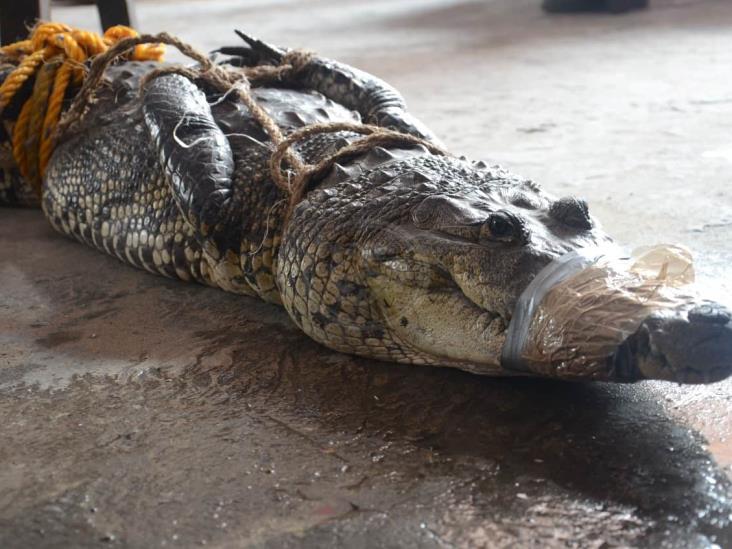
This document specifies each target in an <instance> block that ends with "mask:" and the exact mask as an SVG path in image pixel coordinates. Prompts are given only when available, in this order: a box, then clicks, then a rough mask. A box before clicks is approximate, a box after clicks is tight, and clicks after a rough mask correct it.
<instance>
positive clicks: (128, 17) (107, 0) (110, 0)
mask: <svg viewBox="0 0 732 549" xmlns="http://www.w3.org/2000/svg"><path fill="white" fill-rule="evenodd" d="M97 8H98V9H99V18H100V19H101V20H102V29H104V30H107V29H108V28H109V27H114V26H115V25H127V26H128V27H133V28H134V27H136V26H137V21H135V14H134V8H133V7H132V0H97Z"/></svg>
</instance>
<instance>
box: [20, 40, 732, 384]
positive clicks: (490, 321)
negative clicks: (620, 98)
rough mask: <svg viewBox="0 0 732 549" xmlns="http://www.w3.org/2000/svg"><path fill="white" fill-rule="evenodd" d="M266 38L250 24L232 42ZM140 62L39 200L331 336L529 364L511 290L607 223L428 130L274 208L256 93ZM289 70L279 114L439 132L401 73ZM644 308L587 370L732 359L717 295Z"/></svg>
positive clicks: (151, 267) (321, 149)
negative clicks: (445, 152) (678, 306)
mask: <svg viewBox="0 0 732 549" xmlns="http://www.w3.org/2000/svg"><path fill="white" fill-rule="evenodd" d="M247 52H248V53H247ZM252 52H254V54H252ZM277 52H278V50H276V49H274V48H269V47H268V46H265V45H262V44H261V43H257V44H254V46H253V49H252V50H245V52H244V54H243V56H242V57H241V58H240V62H241V63H243V64H247V63H256V62H260V61H261V60H262V59H263V58H267V57H276V56H277V55H278V53H277ZM235 53H241V52H238V51H237V52H235ZM149 68H150V66H149V65H144V64H138V63H127V64H126V65H123V66H118V67H115V68H113V69H111V70H110V71H109V80H110V82H111V83H112V86H111V87H110V88H108V89H106V90H105V91H103V92H101V94H100V97H99V100H98V102H97V103H96V104H95V105H94V107H93V108H92V110H91V112H90V114H89V115H88V116H87V117H86V119H85V120H84V121H83V123H82V124H81V126H80V127H79V128H77V129H76V130H75V133H74V134H73V135H68V136H66V137H65V139H64V140H63V142H62V143H60V144H59V146H58V148H57V150H56V152H55V153H54V155H53V158H52V161H51V163H50V165H49V169H48V171H47V173H46V177H45V183H44V193H43V200H42V207H43V210H44V212H45V214H46V216H47V218H48V219H49V221H50V222H51V224H52V225H53V226H54V228H56V229H57V230H58V231H60V232H61V233H63V234H66V235H68V236H71V237H73V238H76V239H77V240H79V241H81V242H83V243H85V244H88V245H90V246H93V247H95V248H97V249H99V250H100V251H103V252H105V253H108V254H110V255H113V256H115V257H118V258H119V259H120V260H122V261H123V262H125V263H129V264H131V265H133V266H135V267H139V268H144V269H146V270H148V271H151V272H153V273H156V274H162V275H164V276H168V277H175V278H180V279H181V280H186V281H188V280H193V281H196V282H199V283H203V284H207V285H211V286H216V287H219V288H221V289H223V290H226V291H229V292H233V293H239V294H245V295H252V296H258V297H260V298H262V299H264V300H266V301H269V302H272V303H276V304H281V305H283V306H284V307H285V308H286V309H287V311H288V313H289V314H290V316H291V317H292V319H293V321H294V322H295V323H296V324H297V325H298V326H299V327H300V328H301V329H302V330H303V331H304V332H305V333H307V334H308V335H309V336H311V337H312V338H313V339H315V340H316V341H319V342H321V343H322V344H324V345H326V346H328V347H330V348H332V349H335V350H338V351H342V352H346V353H353V354H357V355H361V356H366V357H372V358H377V359H381V360H388V361H396V362H402V363H412V364H432V365H441V366H453V367H458V368H461V369H465V370H469V371H472V372H476V373H479V374H486V375H531V374H532V372H530V371H516V370H508V369H507V368H506V367H505V366H504V365H502V364H501V359H500V357H501V350H502V348H503V343H504V340H505V334H506V328H507V326H508V325H509V322H510V320H511V317H512V314H513V308H514V306H515V304H516V301H517V299H518V297H519V295H520V294H521V292H522V291H523V289H524V288H526V286H527V285H528V283H529V282H530V281H531V280H532V278H533V277H534V276H535V275H536V274H537V273H538V272H539V271H540V270H541V269H542V268H543V267H545V266H546V265H547V264H549V263H550V262H551V261H552V260H554V259H556V258H557V257H559V256H561V255H563V254H564V253H566V252H568V251H570V250H574V249H577V248H580V247H585V246H590V245H596V244H600V243H605V242H609V240H610V239H609V238H608V237H607V235H605V234H604V233H603V232H602V231H601V230H600V229H599V228H598V226H597V223H596V222H595V221H594V220H593V219H592V218H591V217H590V215H589V213H588V211H587V206H586V204H584V202H582V201H580V200H576V199H574V198H565V199H559V200H558V199H555V198H553V197H552V196H550V195H548V194H547V193H545V192H543V191H542V190H541V189H540V188H539V187H538V186H537V185H536V184H534V183H533V182H531V181H527V180H524V179H522V178H520V177H517V176H515V175H512V174H510V173H508V172H506V171H504V170H502V169H500V168H498V167H488V166H486V165H484V164H482V163H472V162H469V161H467V160H464V159H457V158H454V157H442V156H436V155H433V154H431V153H429V152H428V151H427V150H426V149H425V148H424V147H415V148H410V149H404V148H398V147H395V148H391V149H389V150H387V149H383V148H375V149H374V150H372V151H371V152H369V153H368V154H365V155H363V156H361V157H359V158H356V159H353V160H352V161H350V162H347V163H344V164H343V165H336V166H334V168H333V169H332V170H331V172H330V173H329V174H328V175H327V177H325V178H324V179H323V180H322V181H319V182H314V185H313V189H312V190H311V191H310V192H309V193H308V194H307V195H306V197H305V199H304V200H303V201H302V202H301V203H300V204H299V205H298V207H297V208H296V209H295V211H294V213H293V216H292V218H291V220H290V222H289V224H288V225H287V227H283V223H282V216H283V211H284V205H285V198H286V197H285V196H284V195H283V193H282V192H281V191H280V190H279V189H278V188H277V187H276V186H275V185H274V184H273V183H272V181H271V179H270V176H269V168H268V166H267V161H268V159H269V156H270V154H271V145H270V143H269V141H268V138H267V136H266V135H265V134H264V133H263V132H262V130H261V129H260V128H259V127H258V125H257V124H256V123H255V122H254V121H253V120H252V119H251V117H250V115H249V113H248V111H247V110H246V109H245V108H244V107H242V106H241V105H238V104H236V103H235V102H233V101H232V100H230V99H229V98H225V99H223V100H219V99H220V97H219V96H218V95H216V94H211V93H208V96H206V95H204V92H202V91H200V90H199V87H197V85H196V84H194V83H192V82H190V81H188V80H186V79H185V78H183V77H181V76H178V75H174V76H165V77H160V78H158V79H156V80H154V81H153V82H151V83H150V84H149V85H148V87H147V88H146V91H144V92H142V93H140V92H139V91H138V82H139V78H140V75H141V74H143V73H144V72H145V71H146V70H149ZM298 78H299V81H298V82H297V84H299V89H297V90H293V89H289V90H286V89H278V88H258V89H256V90H255V92H254V93H255V94H256V97H257V98H258V100H259V101H260V102H261V104H262V105H263V106H264V107H265V108H266V109H267V110H268V112H269V114H270V115H271V116H273V117H274V118H275V120H276V121H277V123H278V124H279V125H280V126H281V127H282V129H283V131H284V133H288V132H291V131H292V130H294V129H296V128H298V127H301V126H303V125H305V124H310V123H314V122H328V121H358V120H359V119H360V118H363V119H365V120H366V121H368V122H377V123H382V124H385V125H389V126H391V127H396V128H397V129H400V130H402V131H408V132H411V133H414V134H417V135H420V136H424V137H427V138H432V136H431V134H430V132H429V130H427V129H426V128H424V126H422V125H421V123H419V121H417V120H415V119H413V118H412V117H410V116H409V115H408V113H407V112H406V110H405V106H404V104H403V101H402V100H401V98H400V97H399V95H398V94H396V92H394V91H393V90H392V89H391V88H388V87H387V86H386V85H385V84H383V83H382V82H381V81H378V80H376V79H373V77H370V76H369V75H366V74H365V73H360V72H355V71H352V70H351V69H349V68H348V67H346V66H343V65H338V64H335V63H334V62H330V61H324V60H316V62H315V63H313V65H312V67H309V68H308V69H307V70H306V71H304V72H303V73H302V74H301V75H299V77H298ZM313 88H315V89H317V90H319V91H312V90H313ZM319 92H322V93H324V94H325V95H327V96H328V97H329V98H327V97H326V96H325V95H322V94H321V93H319ZM351 109H356V110H358V111H359V112H358V113H354V112H352V111H351ZM356 137H357V136H356V135H355V134H351V133H348V132H341V133H338V134H329V135H319V136H316V137H313V138H310V139H308V140H307V141H305V142H303V143H301V144H299V145H298V147H297V151H298V152H299V153H300V155H301V156H302V157H303V159H304V160H305V161H306V162H308V163H315V162H317V161H318V160H320V159H322V158H323V157H325V156H327V155H329V154H331V153H332V152H334V151H335V150H337V149H338V148H339V147H341V146H342V145H343V144H345V143H347V142H349V141H351V140H353V139H355V138H356ZM6 177H7V176H6ZM6 180H7V178H6ZM725 315H726V316H725ZM651 320H652V322H644V324H643V326H642V328H643V329H642V330H641V329H639V333H637V334H633V335H631V336H630V337H629V338H628V340H627V341H626V342H625V343H624V344H623V345H622V346H621V351H622V354H618V355H617V356H615V357H611V359H609V360H608V364H607V368H605V369H604V370H603V371H602V372H600V373H599V374H598V372H594V373H593V374H592V375H590V374H587V377H588V378H592V379H610V380H619V381H632V380H637V379H644V378H660V379H675V380H679V381H690V382H701V381H714V380H717V379H721V378H723V377H726V376H727V375H729V373H730V367H731V366H732V323H730V319H729V315H728V313H727V312H726V311H724V310H723V309H721V308H718V307H717V308H715V309H714V310H713V313H710V314H707V315H704V314H698V312H697V313H695V316H694V315H691V314H690V315H688V318H687V316H684V317H683V318H680V317H679V318H677V317H674V318H673V319H666V320H664V319H661V320H658V319H651ZM671 321H673V322H671ZM671 324H673V326H674V327H675V329H676V328H678V327H679V326H681V327H682V328H681V329H680V331H679V332H678V334H679V336H678V337H677V338H675V340H674V341H672V342H668V341H667V342H666V343H664V345H665V347H664V346H663V345H662V346H661V347H659V346H658V345H656V344H655V342H656V341H661V340H662V339H663V338H662V337H661V336H662V335H663V334H664V330H666V328H667V327H668V326H670V325H671ZM649 326H650V328H649ZM685 326H686V327H685ZM656 336H658V337H656ZM684 338H687V339H684ZM666 339H667V340H668V338H666ZM678 345H691V346H695V345H705V346H706V347H705V348H706V349H707V351H708V352H707V353H706V355H705V356H706V359H705V360H707V362H708V363H698V362H695V361H694V358H693V357H689V356H687V355H688V353H687V354H686V355H684V358H683V360H682V361H681V362H679V361H678V360H677V359H676V358H674V357H676V356H678V353H675V351H677V350H678ZM710 357H711V359H710ZM537 375H547V372H546V371H543V372H541V373H539V372H537ZM549 375H552V374H549ZM554 375H559V373H555V374H554ZM574 377H575V378H577V377H579V378H582V377H583V375H582V373H581V372H580V373H579V374H577V373H576V372H575V373H574Z"/></svg>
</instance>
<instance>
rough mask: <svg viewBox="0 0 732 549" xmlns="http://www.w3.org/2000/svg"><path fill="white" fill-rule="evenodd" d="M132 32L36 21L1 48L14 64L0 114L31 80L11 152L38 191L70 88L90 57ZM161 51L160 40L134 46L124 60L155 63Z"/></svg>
mask: <svg viewBox="0 0 732 549" xmlns="http://www.w3.org/2000/svg"><path fill="white" fill-rule="evenodd" d="M137 36H139V34H138V33H137V32H136V31H135V30H133V29H131V28H129V27H125V26H122V25H118V26H116V27H111V28H109V29H107V31H106V32H105V33H104V36H100V35H99V34H97V33H94V32H89V31H84V30H79V29H74V28H72V27H69V26H67V25H63V24H61V23H40V24H38V25H36V27H35V28H34V29H33V30H32V31H31V34H30V36H29V37H28V39H27V40H22V41H20V42H15V43H14V44H10V45H8V46H5V47H2V48H0V56H2V57H3V58H4V59H5V60H6V61H9V62H11V63H14V64H16V65H17V66H16V68H15V69H14V70H13V71H12V72H11V73H10V74H9V75H8V77H7V78H6V79H5V81H4V82H3V83H2V85H0V115H2V112H3V111H4V110H5V108H6V107H7V106H8V105H9V104H10V103H11V102H12V101H13V99H14V98H15V97H16V95H17V94H18V92H19V91H20V90H21V89H22V88H23V85H24V84H25V83H26V82H27V81H28V80H30V79H32V78H35V79H36V84H34V86H33V91H32V93H31V96H30V97H29V98H27V99H26V101H25V103H24V104H23V106H22V108H21V109H20V114H19V115H18V119H17V120H16V121H15V125H14V127H13V135H12V150H13V158H14V159H15V162H16V164H17V165H18V169H19V170H20V173H21V175H22V176H23V178H24V179H26V181H27V182H28V183H30V184H31V185H32V186H33V187H34V188H35V190H36V192H37V193H38V194H39V195H40V191H41V178H42V176H43V173H44V172H45V170H46V166H47V165H48V161H49V159H50V158H51V153H53V149H54V146H55V140H54V136H55V130H56V126H57V125H58V121H59V118H60V116H61V111H62V110H63V107H64V99H65V98H66V97H67V91H68V89H69V87H70V86H71V85H74V86H79V85H80V84H81V83H82V82H83V81H84V76H85V75H86V70H87V69H86V66H85V63H86V62H87V61H88V60H89V59H91V58H93V57H95V56H97V55H99V54H101V53H104V52H105V51H107V50H108V49H109V48H110V47H111V46H112V45H114V44H116V43H117V42H119V41H120V40H124V39H126V38H133V37H137ZM164 53H165V46H164V45H163V44H139V45H138V46H136V47H135V49H134V50H133V51H132V52H131V54H130V55H128V56H127V57H126V59H131V60H135V61H160V60H161V59H162V57H163V55H164ZM47 65H51V66H50V67H49V66H47Z"/></svg>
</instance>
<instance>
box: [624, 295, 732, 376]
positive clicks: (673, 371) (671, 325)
mask: <svg viewBox="0 0 732 549" xmlns="http://www.w3.org/2000/svg"><path fill="white" fill-rule="evenodd" d="M638 335H639V336H640V339H641V342H642V343H641V347H642V348H643V349H642V350H641V353H640V356H639V357H638V361H637V366H638V370H639V371H640V373H641V374H642V376H643V377H645V378H648V379H667V380H671V381H679V382H683V383H709V382H714V381H719V380H722V379H724V378H726V377H727V376H729V375H730V374H732V313H731V312H730V311H729V309H727V308H726V307H724V306H723V305H720V304H717V303H703V304H700V305H697V306H695V307H694V308H692V309H690V310H689V311H688V312H683V311H682V312H676V313H673V314H668V315H661V316H652V317H650V318H648V319H646V320H645V321H644V322H643V323H642V325H641V328H640V330H639V334H638Z"/></svg>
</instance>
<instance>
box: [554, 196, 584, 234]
mask: <svg viewBox="0 0 732 549" xmlns="http://www.w3.org/2000/svg"><path fill="white" fill-rule="evenodd" d="M549 215H550V216H551V217H553V218H554V219H556V220H557V221H559V222H560V223H563V224H564V225H567V226H568V227H574V228H576V229H583V230H587V231H589V230H590V229H592V218H591V217H590V209H589V208H588V206H587V202H585V201H584V200H582V199H579V198H575V197H574V196H567V197H564V198H560V199H559V200H557V201H556V202H554V203H553V204H552V205H551V206H550V207H549Z"/></svg>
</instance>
